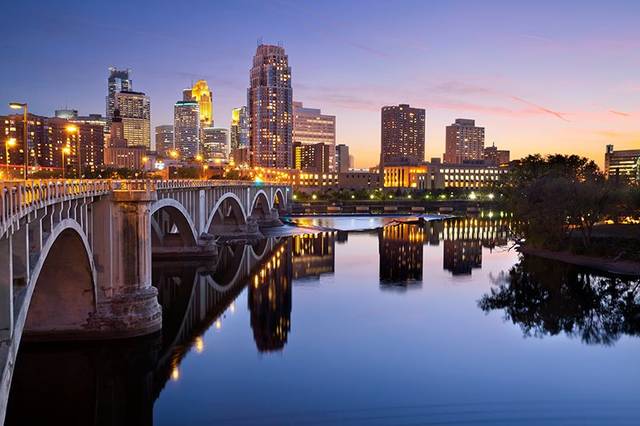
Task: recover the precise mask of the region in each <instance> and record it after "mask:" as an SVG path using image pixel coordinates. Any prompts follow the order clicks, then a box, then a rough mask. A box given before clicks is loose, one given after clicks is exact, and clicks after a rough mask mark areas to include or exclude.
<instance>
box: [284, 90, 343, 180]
mask: <svg viewBox="0 0 640 426" xmlns="http://www.w3.org/2000/svg"><path fill="white" fill-rule="evenodd" d="M293 143H294V144H295V143H300V144H302V145H315V144H319V143H323V144H325V145H326V146H327V147H328V149H329V157H328V160H329V167H328V170H327V171H333V170H334V169H335V162H336V161H335V156H336V117H335V115H326V114H322V113H321V111H320V109H318V108H305V107H304V106H303V105H302V102H294V103H293Z"/></svg>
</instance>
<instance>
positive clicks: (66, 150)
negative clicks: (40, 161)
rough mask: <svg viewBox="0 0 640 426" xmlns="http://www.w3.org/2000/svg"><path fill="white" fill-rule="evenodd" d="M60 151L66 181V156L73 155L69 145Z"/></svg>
mask: <svg viewBox="0 0 640 426" xmlns="http://www.w3.org/2000/svg"><path fill="white" fill-rule="evenodd" d="M60 151H61V152H62V179H64V169H65V167H64V166H65V164H64V156H65V155H69V154H71V148H70V147H69V145H67V146H65V147H63V148H62V149H61V150H60Z"/></svg>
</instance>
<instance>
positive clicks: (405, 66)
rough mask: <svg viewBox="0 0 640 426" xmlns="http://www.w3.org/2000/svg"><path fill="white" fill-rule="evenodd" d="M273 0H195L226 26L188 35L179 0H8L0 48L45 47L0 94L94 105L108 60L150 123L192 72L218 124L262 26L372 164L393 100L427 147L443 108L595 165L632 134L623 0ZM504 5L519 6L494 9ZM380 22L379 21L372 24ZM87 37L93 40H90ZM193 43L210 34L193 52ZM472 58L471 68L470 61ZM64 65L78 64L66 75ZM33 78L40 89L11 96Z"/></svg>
mask: <svg viewBox="0 0 640 426" xmlns="http://www.w3.org/2000/svg"><path fill="white" fill-rule="evenodd" d="M281 4H282V5H283V6H286V7H284V8H279V9H283V10H284V15H283V19H285V20H284V21H283V20H279V21H278V20H276V19H261V18H260V17H259V16H262V15H265V16H266V17H267V18H269V17H275V16H276V11H275V10H270V8H269V7H268V6H267V5H261V4H260V3H253V2H241V4H239V5H224V6H223V7H211V6H204V5H203V6H202V8H204V10H203V11H201V13H199V16H198V17H196V20H200V19H203V20H204V19H206V16H208V13H209V14H211V15H212V16H213V14H214V13H220V14H222V15H223V16H225V17H226V18H228V19H226V20H225V21H226V22H228V23H225V25H222V26H220V27H219V28H210V27H208V26H203V27H204V28H198V26H197V24H196V23H194V31H195V33H194V34H190V35H187V34H182V33H178V32H172V31H167V30H166V28H170V27H171V26H172V25H170V24H171V23H172V22H173V21H174V20H175V21H176V22H177V21H179V20H180V19H182V18H183V17H184V15H185V14H187V13H188V12H189V10H188V8H186V7H185V8H180V7H176V8H177V9H176V13H175V14H166V13H163V11H162V10H159V11H155V10H152V8H150V7H149V6H150V4H149V3H146V4H136V5H132V6H131V7H132V9H133V10H132V13H131V14H130V15H131V17H126V16H124V17H121V16H119V15H117V10H118V8H116V7H111V6H108V5H90V4H83V3H76V2H67V3H65V4H64V5H63V7H60V8H57V10H54V11H51V13H49V11H47V13H45V11H44V10H39V9H38V8H37V7H36V4H35V3H30V2H25V3H23V4H20V5H18V4H11V5H9V6H8V7H7V15H8V18H9V19H8V25H7V27H6V31H7V36H6V37H5V39H4V40H5V43H4V47H5V48H7V49H23V46H24V51H25V52H27V51H29V52H36V51H52V52H53V51H55V52H56V55H47V54H44V55H27V54H19V55H15V56H13V57H12V60H13V62H14V63H13V66H11V67H3V70H2V71H0V78H2V79H3V81H11V82H12V84H11V85H7V86H8V87H6V88H5V90H3V94H2V95H0V96H2V98H3V99H2V101H3V102H4V103H5V104H6V103H7V102H8V101H12V100H15V99H18V100H20V99H22V100H24V101H27V102H29V105H30V111H33V112H34V113H36V114H41V115H53V112H54V110H55V109H60V108H63V107H67V106H68V107H69V108H73V109H77V110H79V112H80V114H82V115H88V114H89V113H97V112H100V113H104V99H105V95H106V93H105V89H104V81H105V78H106V76H107V69H108V67H109V66H115V67H118V68H124V69H127V68H129V69H131V70H132V72H131V75H130V78H131V79H132V80H133V82H134V87H135V90H140V91H142V92H145V93H146V94H147V95H148V96H149V97H150V98H151V103H152V115H151V116H152V122H151V127H156V126H158V125H163V124H170V123H172V121H173V120H172V113H173V104H174V102H175V94H176V93H179V92H180V90H181V89H182V88H184V87H186V86H189V85H190V84H191V83H194V82H196V81H197V80H199V79H201V78H203V79H206V80H207V81H208V82H209V84H210V86H211V88H212V90H213V91H214V92H215V93H216V104H217V106H216V111H217V112H216V116H217V117H218V118H219V120H221V121H220V122H221V123H225V126H226V125H227V122H228V121H230V117H231V110H232V108H234V107H237V106H239V105H244V104H245V103H246V101H245V98H246V93H245V91H246V87H247V86H248V69H249V68H250V65H251V58H252V55H253V54H254V53H255V47H256V44H257V40H258V39H259V38H260V37H262V38H263V40H264V43H274V44H277V43H278V42H280V43H281V44H282V45H283V47H285V49H286V52H287V54H288V56H289V60H290V65H291V67H292V72H293V75H294V78H293V79H292V82H293V88H294V91H295V95H294V100H295V101H301V102H304V103H305V104H309V105H313V106H315V107H318V108H321V109H322V110H323V112H326V113H327V114H330V115H335V116H336V117H337V120H336V126H337V132H336V133H337V139H336V143H338V144H340V143H344V144H347V145H349V146H350V147H351V151H352V153H354V154H355V155H356V158H357V163H358V166H361V167H364V166H372V165H375V164H376V163H377V162H378V161H377V160H378V158H379V142H380V141H379V128H380V118H379V111H380V108H381V107H382V106H384V105H395V104H399V103H409V104H411V105H414V106H416V107H418V108H425V109H426V110H427V115H428V117H429V118H428V120H427V126H426V127H427V129H426V155H425V157H426V158H430V157H432V156H441V155H442V152H444V144H445V137H444V135H445V126H446V125H447V124H450V123H451V122H453V121H454V120H455V119H456V118H470V119H474V120H476V122H479V123H482V125H483V126H484V127H485V128H486V131H487V134H486V145H490V144H492V143H493V142H495V143H496V145H498V146H500V147H504V148H506V149H510V150H511V153H512V158H519V157H521V156H523V155H525V154H528V153H530V147H531V146H535V147H536V148H537V150H538V151H539V152H541V153H554V152H560V153H574V152H575V153H578V154H582V155H586V156H588V157H590V158H592V159H594V160H595V161H596V162H598V164H600V165H601V166H602V165H603V162H604V152H605V146H606V145H608V144H614V145H615V146H616V149H632V148H636V147H637V143H638V141H639V139H640V132H639V131H638V128H637V122H638V120H637V117H638V115H639V113H638V108H637V103H638V100H639V99H640V89H639V88H640V82H639V81H638V79H637V78H634V77H631V76H633V75H635V72H634V71H633V70H634V69H635V68H636V67H637V63H638V55H637V54H636V51H637V49H636V47H637V42H636V41H634V40H635V39H637V35H638V34H637V33H638V30H637V29H636V28H635V26H634V23H633V20H634V19H633V17H634V16H637V12H638V8H639V6H638V5H636V4H632V3H625V2H613V3H612V4H608V5H607V6H606V8H605V6H599V5H597V4H588V3H586V4H581V7H580V8H575V7H573V6H572V5H568V4H567V5H553V6H552V5H551V3H546V4H536V5H535V6H534V5H532V6H526V5H503V4H500V5H499V4H498V3H493V4H483V5H482V6H479V5H465V7H456V5H457V4H455V3H452V4H450V5H449V6H445V5H433V4H432V5H422V4H421V3H418V2H404V3H401V4H399V5H398V6H397V7H395V8H393V9H392V8H388V7H385V6H384V5H373V6H372V7H370V8H367V9H366V10H363V9H362V7H354V5H355V6H357V5H358V4H357V3H351V4H345V5H341V4H338V3H334V4H332V6H331V8H330V9H331V13H329V12H327V11H326V10H325V11H323V10H322V9H323V7H322V6H321V5H305V6H300V5H297V4H293V3H288V2H282V3H281ZM360 6H361V5H360ZM207 7H208V8H207ZM159 9H163V8H162V7H160V8H159ZM248 10H249V11H251V12H249V13H248V12H247V11H248ZM496 11H499V12H500V13H499V14H496ZM311 12H313V13H311ZM174 15H175V16H174ZM356 15H358V19H355V18H354V17H355V16H356ZM568 15H571V16H572V17H573V19H572V20H571V21H567V20H566V19H565V18H566V16H568ZM19 16H22V17H24V16H27V17H28V18H29V20H30V22H32V23H33V25H31V26H30V27H29V30H28V31H26V32H22V31H18V29H17V27H15V26H16V25H18V24H17V23H18V22H21V19H18V17H19ZM116 16H117V18H118V19H115V18H116ZM137 16H144V19H143V21H142V23H140V22H138V23H137V25H136V26H133V29H129V28H128V27H129V23H131V22H133V19H134V18H133V17H137ZM474 16H475V17H477V18H478V19H473V20H472V19H468V18H471V17H474ZM509 16H511V17H512V18H515V17H518V19H504V18H508V17H509ZM606 16H611V17H612V18H613V17H615V20H613V19H602V18H603V17H606ZM245 17H246V18H247V23H246V24H247V25H250V26H251V28H252V31H243V32H240V33H236V32H234V37H233V43H229V42H228V40H229V38H228V37H227V36H228V35H229V34H230V33H229V32H228V31H231V29H232V28H233V27H234V26H235V25H237V22H239V21H240V19H241V18H245ZM301 17H305V18H307V21H304V20H303V22H300V21H301V19H299V18H301ZM310 17H312V18H310ZM14 18H15V19H14ZM111 18H114V19H111ZM150 18H154V19H155V18H161V19H159V20H156V21H154V22H153V23H152V22H149V21H150ZM399 18H402V23H399V22H400V21H401V20H400V19H399ZM458 18H464V22H465V25H464V26H462V27H461V28H457V31H456V32H455V33H453V34H452V33H451V32H450V31H447V28H448V25H450V24H451V23H452V22H454V21H456V20H457V19H458ZM354 19H355V20H354ZM351 21H353V22H355V23H354V25H352V26H350V25H348V24H349V23H350V22H351ZM103 22H109V24H104V23H103ZM274 22H280V23H281V25H275V24H274ZM323 22H326V23H327V24H328V25H327V26H328V28H330V31H329V30H327V29H325V27H323V25H322V23H323ZM614 22H615V23H614ZM283 23H284V24H283ZM40 24H42V25H40ZM382 24H384V25H386V27H385V31H383V32H380V31H377V28H380V25H382ZM174 27H175V26H174ZM307 27H308V29H306V30H305V31H302V30H301V29H302V28H307ZM205 28H206V29H205ZM405 37H406V38H405ZM185 40H186V41H187V42H185ZM203 40H204V41H203ZM406 40H409V41H408V42H407V41H406ZM70 42H73V43H70ZM96 43H99V44H100V45H101V49H94V47H95V45H96ZM53 46H55V49H54V48H53ZM119 46H120V47H119ZM122 46H126V47H127V48H124V49H123V48H122ZM204 46H207V47H208V48H209V47H210V50H205V51H207V52H208V53H207V54H206V55H202V49H203V47H204ZM48 47H51V49H49V50H47V49H48ZM487 47H490V48H487ZM327 49H331V50H330V52H331V55H326V56H325V55H322V58H318V57H316V55H314V53H313V52H315V51H327ZM18 51H21V50H18ZM67 53H68V54H67ZM60 54H64V56H65V60H64V61H60V60H59V55H60ZM167 58H171V59H170V60H168V59H167ZM470 63H481V64H482V67H479V68H474V69H470V68H469V64H470ZM35 64H37V65H39V66H34V65H35ZM160 65H163V66H162V67H161V66H160ZM165 65H166V66H165ZM77 69H81V70H82V72H81V73H80V72H78V73H77V75H73V78H64V76H69V74H70V73H71V72H72V71H73V70H77ZM363 69H366V70H367V73H366V74H365V75H363V74H362V70H363ZM43 70H47V71H46V72H44V71H43ZM34 88H35V89H38V90H37V93H38V94H37V95H35V96H27V97H28V99H23V98H24V97H25V93H34V90H33V89H34ZM5 97H6V98H5ZM8 112H9V111H8V110H6V107H5V110H3V111H2V113H3V114H6V113H8ZM523 128H528V129H533V130H531V131H528V132H523V131H522V129H523Z"/></svg>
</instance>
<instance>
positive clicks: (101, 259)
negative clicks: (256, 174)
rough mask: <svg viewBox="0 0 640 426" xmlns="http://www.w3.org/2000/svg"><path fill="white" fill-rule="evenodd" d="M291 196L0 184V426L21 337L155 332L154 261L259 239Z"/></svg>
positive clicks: (152, 185)
mask: <svg viewBox="0 0 640 426" xmlns="http://www.w3.org/2000/svg"><path fill="white" fill-rule="evenodd" d="M289 193H290V190H289V188H288V187H286V186H284V185H269V184H264V185H260V186H257V185H254V184H252V183H250V182H239V181H207V180H170V181H151V180H146V181H141V180H126V181H125V180H122V181H117V180H78V181H46V182H44V181H26V182H25V181H16V182H8V181H4V182H0V373H1V376H0V424H2V422H3V421H4V415H5V412H6V402H7V400H6V399H7V398H8V394H9V388H10V384H11V376H12V372H13V366H14V363H15V360H16V357H17V353H18V347H19V345H20V340H21V338H22V336H23V335H27V336H32V337H34V338H38V339H51V340H53V339H69V338H71V339H73V338H91V339H94V338H121V337H131V336H138V335H144V334H148V333H152V332H155V331H157V330H159V329H160V327H161V324H162V322H161V320H162V316H161V309H160V305H159V304H158V300H157V290H156V289H155V288H154V287H153V286H152V285H151V268H152V265H151V263H152V262H151V261H152V256H153V255H155V254H157V255H164V256H171V257H175V256H179V255H184V254H187V255H190V256H193V255H211V254H213V253H214V252H215V244H212V241H214V240H216V239H218V238H238V237H242V236H252V237H254V236H260V227H266V226H274V225H276V224H279V219H278V217H279V214H280V213H281V212H284V211H286V209H287V204H288V196H289Z"/></svg>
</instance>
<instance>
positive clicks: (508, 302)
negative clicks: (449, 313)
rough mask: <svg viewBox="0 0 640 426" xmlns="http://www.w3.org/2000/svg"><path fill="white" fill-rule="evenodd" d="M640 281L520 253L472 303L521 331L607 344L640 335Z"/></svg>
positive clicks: (529, 333)
mask: <svg viewBox="0 0 640 426" xmlns="http://www.w3.org/2000/svg"><path fill="white" fill-rule="evenodd" d="M639 287H640V281H639V280H631V279H625V278H621V277H612V276H602V275H597V274H594V273H591V272H588V271H584V270H582V269H579V268H577V267H575V266H571V265H567V264H564V263H560V262H554V261H549V260H545V259H540V258H535V257H531V256H523V257H522V258H521V260H520V262H518V264H516V265H515V266H514V267H513V268H512V269H511V270H510V271H509V273H508V274H505V275H503V276H501V277H499V278H498V279H497V280H496V284H495V287H494V288H492V289H491V291H490V293H489V294H486V295H484V296H483V297H482V299H480V301H479V302H478V304H479V306H480V308H481V309H482V310H484V311H485V312H490V311H492V310H500V311H503V312H504V316H505V319H506V320H507V321H511V322H513V323H514V324H516V325H518V326H519V327H520V328H521V329H522V332H523V333H524V335H525V336H535V337H543V336H547V335H550V336H554V335H558V334H560V333H564V334H566V335H568V336H570V337H579V338H580V339H581V340H582V341H583V342H584V343H587V344H600V345H612V344H614V343H615V342H616V341H617V340H618V339H620V337H621V336H622V335H632V336H637V335H639V334H640V293H639Z"/></svg>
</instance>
